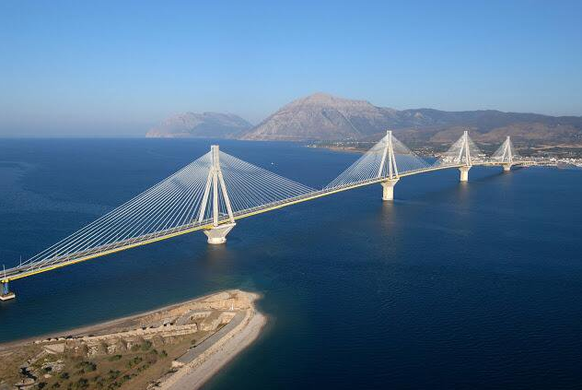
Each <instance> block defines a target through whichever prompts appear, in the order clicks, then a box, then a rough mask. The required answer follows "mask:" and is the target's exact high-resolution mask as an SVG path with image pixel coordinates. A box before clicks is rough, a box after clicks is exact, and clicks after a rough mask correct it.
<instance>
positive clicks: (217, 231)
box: [204, 223, 236, 245]
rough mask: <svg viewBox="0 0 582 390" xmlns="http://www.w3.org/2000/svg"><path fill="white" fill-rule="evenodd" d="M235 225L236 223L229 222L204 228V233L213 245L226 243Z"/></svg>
mask: <svg viewBox="0 0 582 390" xmlns="http://www.w3.org/2000/svg"><path fill="white" fill-rule="evenodd" d="M235 225H236V223H228V224H224V225H218V226H215V227H213V228H211V229H208V230H204V234H206V237H208V243H209V244H213V245H216V244H224V243H225V242H226V235H227V234H228V233H229V232H230V231H231V230H232V228H233V227H234V226H235Z"/></svg>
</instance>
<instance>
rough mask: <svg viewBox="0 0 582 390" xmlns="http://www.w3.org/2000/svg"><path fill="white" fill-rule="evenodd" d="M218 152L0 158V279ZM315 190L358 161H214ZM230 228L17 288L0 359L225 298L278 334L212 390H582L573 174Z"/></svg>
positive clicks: (353, 194)
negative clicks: (9, 348)
mask: <svg viewBox="0 0 582 390" xmlns="http://www.w3.org/2000/svg"><path fill="white" fill-rule="evenodd" d="M211 142H212V141H208V140H163V139H87V140H85V139H58V140H56V139H55V140H37V139H33V140H30V139H29V140H0V265H1V264H3V263H5V264H6V266H12V265H15V264H17V263H18V261H19V258H20V256H22V258H23V259H27V258H28V257H30V256H32V255H34V254H35V253H37V252H39V251H41V250H43V249H45V248H46V247H48V246H50V245H52V244H53V243H55V242H56V241H58V240H60V239H61V238H64V237H65V236H67V235H68V234H70V233H72V232H74V231H76V230H77V229H79V228H80V227H82V226H84V225H85V224H87V223H89V222H91V221H93V220H94V219H96V218H97V217H99V216H100V215H102V214H103V213H105V212H107V211H109V210H111V209H112V208H114V207H115V206H117V205H120V204H121V203H123V202H124V201H126V200H128V199H130V198H131V197H133V196H134V195H136V194H138V193H139V192H141V191H143V190H145V189H147V188H148V187H150V186H152V185H153V184H155V183H157V182H158V181H160V180H162V179H163V178H165V177H166V176H168V175H170V174H171V173H173V172H175V171H176V170H178V169H179V168H181V167H182V166H184V165H186V164H187V163H189V162H190V161H192V160H194V159H196V158H197V157H199V156H200V155H202V154H204V153H206V152H207V151H208V150H209V146H210V144H211ZM220 147H221V150H223V151H225V152H227V153H229V154H232V155H234V156H236V157H238V158H241V159H243V160H246V161H248V162H250V163H253V164H256V165H259V166H261V167H265V168H267V169H270V170H272V171H275V172H276V173H278V174H281V175H283V176H286V177H289V178H291V179H294V180H296V181H300V182H302V183H304V184H307V185H309V186H312V187H316V188H319V187H322V186H324V185H325V184H327V183H328V182H329V181H331V180H332V179H333V178H334V177H335V176H337V175H338V174H339V173H340V172H341V171H343V169H345V168H346V167H347V166H349V165H350V164H351V163H352V162H353V161H354V160H355V159H356V158H357V157H358V155H357V154H352V153H341V152H332V151H328V150H321V149H310V148H305V147H303V146H301V145H297V144H288V143H261V142H236V141H220ZM458 174H459V173H458V171H457V170H450V171H441V172H434V173H430V174H426V175H419V176H413V177H407V178H403V179H402V180H400V182H399V183H398V185H397V186H396V188H395V197H396V200H395V201H394V202H393V203H392V202H390V203H387V202H382V201H381V199H380V198H381V187H380V186H379V185H374V186H368V187H364V188H361V189H358V190H353V191H348V192H344V193H340V194H337V195H333V196H329V197H325V198H321V199H317V200H314V201H311V202H306V203H302V204H298V205H295V206H292V207H288V208H285V209H281V210H277V211H273V212H269V213H266V214H262V215H258V216H255V217H252V218H248V219H244V220H241V221H239V222H238V224H237V226H236V227H235V229H234V230H233V231H232V232H231V233H230V234H229V236H228V242H227V244H226V245H225V246H209V245H207V243H206V239H205V236H204V235H203V234H202V233H201V232H197V233H193V234H190V235H185V236H181V237H176V238H173V239H171V240H167V241H163V242H159V243H156V244H152V245H148V246H145V247H140V248H136V249H132V250H128V251H124V252H120V253H117V254H114V255H110V256H107V257H104V258H100V259H95V260H92V261H88V262H85V263H82V264H77V265H74V266H70V267H66V268H64V269H61V270H56V271H52V272H48V273H45V274H42V275H38V276H35V277H31V278H27V279H24V280H20V281H16V282H13V283H12V284H11V288H12V289H13V290H14V291H15V292H16V294H17V299H16V300H14V301H10V302H6V303H2V304H1V305H0V342H5V341H10V340H15V339H19V338H24V337H30V336H33V335H40V334H44V333H47V332H54V331H66V330H67V329H70V328H74V327H78V326H81V325H87V324H91V323H95V322H100V321H104V320H108V319H112V318H116V317H120V316H125V315H130V314H134V313H138V312H142V311H146V310H150V309H153V308H156V307H160V306H164V305H167V304H170V303H175V302H180V301H183V300H187V299H191V298H194V297H196V296H200V295H203V294H207V293H209V292H213V291H218V290H222V289H227V288H240V289H244V290H251V291H257V292H259V293H261V294H262V295H263V299H262V300H261V301H260V305H259V306H260V309H261V310H262V311H264V312H265V313H267V314H268V316H269V318H270V321H269V325H268V326H267V329H266V330H265V332H264V334H263V335H262V336H261V338H260V339H259V340H258V341H257V342H256V343H255V344H253V345H252V346H251V347H250V348H249V349H247V350H245V351H244V352H243V353H242V354H241V355H239V356H238V357H237V358H236V359H235V360H234V361H233V362H232V363H230V364H229V365H228V366H227V367H226V368H225V369H224V370H223V371H222V372H221V373H220V374H219V375H218V376H216V377H215V378H214V379H213V380H212V381H211V382H209V383H208V384H207V386H206V387H207V388H208V389H275V388H277V389H287V388H288V389H296V388H302V389H310V388H318V389H321V388H338V389H353V388H362V389H385V388H394V389H429V388H430V389H453V388H454V389H493V388H495V389H532V388H546V389H550V388H551V389H562V388H572V389H574V388H581V387H582V363H581V362H582V305H581V304H580V302H581V300H582V237H581V234H582V233H581V232H582V229H581V226H582V204H581V202H580V200H581V199H582V171H580V170H563V169H555V168H543V167H532V168H527V169H515V170H514V171H512V172H511V173H509V174H503V173H501V168H477V167H476V168H473V169H471V171H470V178H469V179H470V181H469V183H463V184H461V183H459V182H458Z"/></svg>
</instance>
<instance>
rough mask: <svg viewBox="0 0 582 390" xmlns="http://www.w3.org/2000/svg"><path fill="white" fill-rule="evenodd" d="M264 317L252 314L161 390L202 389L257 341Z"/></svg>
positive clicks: (172, 378) (176, 374)
mask: <svg viewBox="0 0 582 390" xmlns="http://www.w3.org/2000/svg"><path fill="white" fill-rule="evenodd" d="M266 324H267V317H266V316H265V315H264V314H262V313H260V312H258V311H253V312H252V313H247V315H246V316H245V318H244V320H243V321H242V322H241V324H239V325H238V326H237V327H236V328H235V329H233V330H232V331H231V332H229V333H228V334H227V335H225V336H224V337H223V338H221V340H219V341H218V342H216V343H215V344H213V346H212V347H211V348H209V350H208V351H207V353H203V354H202V355H200V356H199V357H198V358H197V359H194V360H192V361H191V362H190V363H188V364H186V365H184V366H183V367H182V368H180V369H179V370H178V371H177V372H176V373H174V374H173V375H172V376H170V377H169V378H167V380H164V381H163V382H161V383H160V384H159V388H160V389H163V390H195V389H199V388H200V387H202V386H203V385H204V384H205V383H206V382H208V381H209V380H210V379H212V377H214V376H215V375H216V374H217V373H219V372H220V370H221V369H223V368H224V367H225V366H226V365H227V364H228V363H230V362H231V361H232V360H233V359H234V358H236V357H237V355H239V354H240V353H241V352H242V351H243V350H245V349H246V348H247V347H249V346H250V345H251V344H252V343H253V342H254V341H256V340H257V339H258V337H259V336H260V334H261V331H262V330H263V329H264V327H265V325H266Z"/></svg>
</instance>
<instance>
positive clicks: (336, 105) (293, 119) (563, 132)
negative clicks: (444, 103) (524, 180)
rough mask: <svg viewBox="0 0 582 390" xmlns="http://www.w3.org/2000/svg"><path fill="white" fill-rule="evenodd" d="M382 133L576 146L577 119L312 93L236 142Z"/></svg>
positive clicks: (580, 126) (580, 139) (581, 121)
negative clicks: (401, 105)
mask: <svg viewBox="0 0 582 390" xmlns="http://www.w3.org/2000/svg"><path fill="white" fill-rule="evenodd" d="M387 129H391V130H394V131H395V132H396V133H397V134H398V137H399V138H400V139H402V140H403V141H404V142H411V143H450V142H452V141H454V140H456V139H457V138H458V137H459V135H460V134H461V133H462V131H463V130H466V129H468V130H470V131H471V136H472V137H473V139H475V140H476V141H480V142H486V143H489V142H491V143H498V142H500V141H502V140H503V139H504V138H505V137H506V136H507V135H510V136H511V137H512V139H513V140H514V141H517V142H521V143H530V144H556V145H563V144H577V145H581V144H582V117H574V116H568V117H552V116H546V115H539V114H520V113H507V112H501V111H495V110H485V111H462V112H447V111H439V110H433V109H426V108H421V109H410V110H401V111H399V110H395V109H391V108H383V107H376V106H374V105H372V104H371V103H369V102H367V101H364V100H349V99H343V98H339V97H335V96H331V95H328V94H324V93H316V94H313V95H310V96H307V97H305V98H301V99H298V100H295V101H293V102H291V103H289V104H287V105H286V106H284V107H282V108H281V109H279V110H278V111H277V112H275V113H274V114H272V115H271V116H269V117H268V118H267V119H265V120H264V121H263V122H261V123H260V124H259V125H257V126H256V127H254V128H251V129H248V130H243V131H242V132H241V133H240V134H239V135H238V137H237V138H240V139H246V140H287V141H310V140H349V139H354V140H375V139H379V138H380V137H381V136H382V135H383V134H384V132H385V131H386V130H387Z"/></svg>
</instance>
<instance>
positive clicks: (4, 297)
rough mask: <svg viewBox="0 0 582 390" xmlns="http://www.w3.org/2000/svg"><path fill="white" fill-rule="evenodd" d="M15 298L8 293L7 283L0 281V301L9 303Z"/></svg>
mask: <svg viewBox="0 0 582 390" xmlns="http://www.w3.org/2000/svg"><path fill="white" fill-rule="evenodd" d="M14 298H16V294H14V293H13V292H11V291H10V288H8V281H7V280H3V281H2V291H1V292H0V301H9V300H10V299H14Z"/></svg>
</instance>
